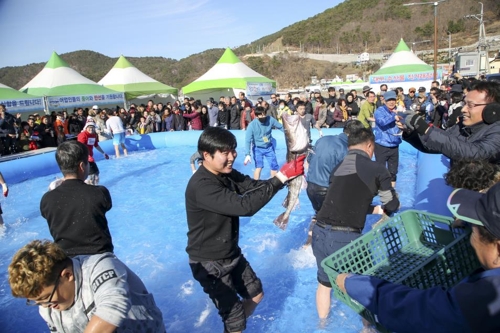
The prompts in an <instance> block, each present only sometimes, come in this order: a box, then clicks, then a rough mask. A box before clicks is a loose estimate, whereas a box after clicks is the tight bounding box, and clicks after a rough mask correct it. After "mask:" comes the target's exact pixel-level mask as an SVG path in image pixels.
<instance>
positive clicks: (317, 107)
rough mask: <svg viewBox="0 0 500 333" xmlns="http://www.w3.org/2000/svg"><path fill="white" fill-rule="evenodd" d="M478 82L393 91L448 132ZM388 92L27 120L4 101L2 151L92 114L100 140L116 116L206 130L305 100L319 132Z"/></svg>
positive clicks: (131, 122)
mask: <svg viewBox="0 0 500 333" xmlns="http://www.w3.org/2000/svg"><path fill="white" fill-rule="evenodd" d="M474 81H475V80H474V79H470V80H469V79H460V80H454V79H452V80H448V81H445V82H443V83H442V84H439V82H437V81H434V82H433V83H432V87H431V89H430V91H429V92H427V91H426V88H424V87H420V88H418V89H417V88H414V87H412V88H409V89H408V91H407V93H406V94H405V92H404V90H403V88H400V87H397V88H395V89H394V91H395V92H396V95H397V102H396V108H397V111H398V112H401V113H402V114H403V115H404V114H409V113H412V112H420V113H421V114H423V115H425V120H426V122H427V123H429V124H432V126H434V127H438V128H441V129H444V130H445V129H447V128H450V127H452V126H453V125H454V124H455V123H457V121H459V119H460V115H461V109H462V106H463V104H464V102H463V99H464V96H465V94H466V93H467V91H468V90H470V87H471V86H472V85H473V84H474V83H475V82H474ZM387 90H388V87H387V85H385V84H382V85H381V86H380V90H379V93H377V94H375V92H373V90H372V88H371V87H369V86H365V87H363V89H362V94H359V95H358V93H357V91H356V90H355V89H352V90H351V91H348V92H347V93H345V92H344V89H339V90H338V91H336V89H335V87H330V88H328V96H327V97H325V96H322V94H321V92H320V91H319V90H314V91H311V92H310V94H306V93H302V94H300V95H299V96H296V97H293V96H292V95H291V94H290V93H287V94H284V95H280V94H272V95H271V98H270V99H269V100H264V99H263V98H259V99H258V100H257V102H256V103H253V102H252V101H250V100H249V99H248V98H247V97H246V96H245V93H243V92H241V93H240V94H239V95H238V97H236V96H220V98H219V101H216V100H214V98H210V99H208V100H207V101H204V102H202V101H201V100H195V99H194V98H193V97H190V98H189V97H185V98H184V99H183V100H179V101H175V102H173V103H171V102H168V103H165V104H163V103H161V102H160V103H156V104H155V103H154V102H153V101H152V100H149V101H148V103H147V104H146V105H144V104H141V105H135V104H131V105H130V107H129V109H128V110H127V109H126V108H123V107H119V106H117V107H116V108H105V109H100V108H99V107H98V106H97V105H94V106H93V107H92V108H90V109H88V108H85V109H84V108H75V109H74V110H73V113H71V114H68V112H67V111H62V112H52V113H51V114H50V115H43V114H42V115H40V114H38V113H34V114H31V115H29V116H28V117H27V119H26V120H24V119H22V117H21V114H19V113H18V114H16V115H13V114H10V113H8V112H7V110H6V109H5V106H4V105H0V154H1V155H8V154H12V153H16V152H21V151H28V150H34V149H38V148H45V147H56V146H57V145H58V144H60V143H61V142H64V141H65V140H67V139H71V138H74V137H76V136H77V135H78V133H80V132H81V131H82V129H83V127H84V126H85V123H86V121H87V119H88V118H89V117H91V118H93V119H94V122H95V123H96V132H97V134H98V136H99V141H104V140H108V139H111V137H112V134H111V133H109V132H108V131H107V130H106V120H107V119H108V118H109V117H110V116H112V115H116V116H119V117H120V118H121V119H122V121H123V125H124V128H126V131H127V135H130V134H148V133H154V132H169V131H186V130H204V129H205V128H207V127H209V126H217V127H222V128H226V129H231V130H237V129H241V130H245V129H246V128H247V126H248V125H249V123H250V122H251V121H252V120H253V119H255V108H256V107H257V106H262V107H263V108H264V110H265V111H266V115H267V116H271V117H273V118H275V119H276V120H278V121H279V122H281V116H282V115H283V113H288V114H293V113H295V112H296V111H297V105H298V104H299V103H300V102H302V103H303V104H304V105H305V111H306V112H305V113H306V114H311V115H312V116H313V118H314V120H315V123H314V126H315V127H316V128H317V129H318V130H319V129H321V128H329V127H340V128H343V127H344V126H345V124H346V122H347V121H348V120H351V119H359V120H360V121H361V122H362V123H363V124H364V125H365V127H373V126H374V122H375V119H374V111H375V110H376V109H377V108H379V107H380V106H382V105H384V104H385V100H384V94H385V93H386V92H387Z"/></svg>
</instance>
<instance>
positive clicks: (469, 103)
mask: <svg viewBox="0 0 500 333" xmlns="http://www.w3.org/2000/svg"><path fill="white" fill-rule="evenodd" d="M465 105H467V109H474V108H475V107H476V106H484V105H488V103H481V104H476V103H474V102H469V101H467V102H465Z"/></svg>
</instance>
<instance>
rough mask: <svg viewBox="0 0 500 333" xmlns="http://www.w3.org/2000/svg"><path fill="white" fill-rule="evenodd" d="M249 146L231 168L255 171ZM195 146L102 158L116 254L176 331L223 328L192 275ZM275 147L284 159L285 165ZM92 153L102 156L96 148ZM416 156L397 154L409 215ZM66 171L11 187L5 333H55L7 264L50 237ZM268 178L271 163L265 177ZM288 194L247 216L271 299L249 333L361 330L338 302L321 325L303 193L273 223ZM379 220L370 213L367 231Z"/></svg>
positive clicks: (251, 253)
mask: <svg viewBox="0 0 500 333" xmlns="http://www.w3.org/2000/svg"><path fill="white" fill-rule="evenodd" d="M243 149H244V148H242V147H239V148H238V153H239V154H240V157H239V158H238V159H237V160H236V162H235V164H234V167H235V168H236V169H237V170H239V171H240V172H243V173H245V174H248V175H252V174H253V170H254V169H253V164H251V165H247V166H244V165H243V157H242V156H244V152H243ZM193 152H194V148H193V147H192V146H185V147H176V148H175V149H172V148H165V149H158V150H150V151H139V152H132V153H131V154H130V155H129V156H128V157H126V158H120V159H113V158H112V159H110V160H107V161H106V160H102V161H99V162H98V165H99V169H100V170H101V176H100V179H101V182H100V183H101V185H104V186H106V187H107V188H108V189H109V191H110V193H111V197H112V199H113V208H112V209H111V211H110V212H108V213H107V218H108V222H109V228H110V230H111V234H112V236H113V243H114V245H115V253H116V255H117V256H118V257H119V258H120V259H121V260H122V261H124V262H125V263H126V264H127V265H128V266H129V267H130V268H131V269H132V270H133V271H135V272H136V273H137V274H138V275H139V276H140V277H141V278H142V280H143V281H144V283H145V284H146V286H147V287H148V289H149V290H150V292H152V293H153V294H154V297H155V300H156V302H157V304H158V306H159V308H160V309H161V310H162V312H163V318H164V321H165V325H166V328H167V331H168V332H169V333H176V332H179V333H186V332H201V333H203V332H206V333H209V332H210V333H211V332H222V329H223V328H222V323H221V319H220V318H219V316H218V314H217V311H216V309H215V307H214V305H213V304H212V302H211V301H210V299H209V298H208V296H207V295H205V293H203V291H202V289H201V287H200V286H199V284H198V283H197V282H196V281H195V280H194V279H193V277H192V275H191V270H190V268H189V265H188V256H187V254H186V252H185V247H186V244H187V236H186V233H187V223H186V214H185V209H184V191H185V188H186V185H187V182H188V180H189V178H190V176H191V169H190V167H189V157H190V156H191V154H192V153H193ZM285 153H286V151H285V150H284V149H281V150H280V149H278V150H277V155H278V162H279V164H280V165H281V164H283V163H284V162H285ZM95 154H99V153H98V152H96V153H95ZM416 160H417V159H416V153H409V152H405V151H401V152H400V170H399V174H398V182H397V191H398V192H399V195H400V200H401V204H402V209H408V208H411V207H413V200H414V195H415V178H416V174H415V172H416ZM56 177H61V175H60V174H56V175H51V176H45V177H40V178H36V179H32V180H29V181H25V182H23V183H20V184H14V185H11V186H10V191H9V197H8V198H2V199H0V202H1V205H2V209H3V211H4V214H3V217H4V221H5V223H6V230H5V232H4V234H3V235H2V236H1V238H0V242H1V246H0V272H2V275H1V277H0V310H1V313H2V315H1V316H0V327H1V329H0V331H2V332H30V333H37V332H48V329H47V326H46V324H45V323H44V321H43V320H42V319H41V318H40V316H39V315H38V313H37V312H38V310H37V308H36V307H28V306H26V305H25V300H24V299H17V298H14V297H12V296H11V293H10V288H9V284H8V281H7V267H8V264H9V263H10V260H11V258H12V255H13V254H14V253H15V252H16V251H17V250H18V249H19V248H21V247H22V246H24V245H25V244H26V243H28V242H29V241H31V240H33V239H51V236H50V233H49V231H48V227H47V223H46V221H45V220H44V219H43V218H42V217H41V216H40V212H39V203H40V199H41V197H42V195H43V194H44V193H45V192H46V191H47V188H48V185H49V183H50V182H51V181H53V180H54V179H56ZM268 177H269V169H268V167H267V165H266V166H265V169H264V170H263V172H262V178H268ZM286 193H287V190H286V188H285V189H283V190H281V191H280V192H279V193H278V194H277V195H276V196H275V197H274V198H273V199H272V200H271V202H269V204H267V205H266V206H265V207H264V208H263V209H261V210H260V211H259V212H258V213H257V214H255V215H254V216H253V217H243V218H241V219H240V223H241V227H240V247H241V248H242V249H243V253H244V255H245V256H246V258H247V259H248V260H249V262H250V263H251V265H252V267H253V268H254V270H255V271H256V273H257V275H258V276H259V277H260V278H261V279H262V282H263V285H264V292H265V297H264V300H263V301H262V303H261V304H260V305H259V306H258V307H257V309H256V311H255V313H254V315H253V316H252V317H251V318H250V319H249V320H248V323H247V330H246V332H287V333H294V332H327V331H328V332H345V333H347V332H359V331H360V329H361V328H362V324H361V319H360V317H359V316H358V315H357V314H356V313H354V312H353V311H352V310H351V309H350V308H348V307H347V306H345V305H343V304H342V303H340V302H338V301H336V300H335V299H333V300H332V309H331V316H330V319H329V321H328V323H327V325H326V326H325V327H324V328H319V326H318V320H317V313H316V305H315V292H316V287H317V280H316V262H315V259H314V256H313V255H312V251H311V248H310V247H307V248H305V249H304V248H302V246H303V244H304V242H305V240H306V238H307V230H308V227H309V223H310V220H311V216H312V213H313V209H312V207H311V204H310V202H309V200H308V198H307V195H306V192H305V190H303V191H301V193H300V207H298V208H297V209H296V210H295V211H293V212H292V214H291V216H290V222H289V224H288V228H287V229H286V231H282V230H280V229H279V228H278V227H276V226H275V225H274V224H273V220H274V218H275V217H276V216H277V215H279V214H280V213H281V212H283V211H284V209H283V208H282V206H281V203H282V202H283V200H284V198H285V196H286ZM377 219H378V217H377V216H368V217H367V227H366V228H365V230H369V229H370V225H371V224H372V223H374V222H375V221H376V220H377Z"/></svg>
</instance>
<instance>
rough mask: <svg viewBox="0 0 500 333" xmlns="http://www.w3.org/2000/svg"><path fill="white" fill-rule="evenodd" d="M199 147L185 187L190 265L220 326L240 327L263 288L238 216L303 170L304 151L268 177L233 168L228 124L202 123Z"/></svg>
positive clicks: (248, 212) (263, 201) (250, 212)
mask: <svg viewBox="0 0 500 333" xmlns="http://www.w3.org/2000/svg"><path fill="white" fill-rule="evenodd" d="M198 151H199V153H200V155H201V156H202V157H203V164H202V165H201V166H200V168H199V169H198V171H196V173H194V175H193V176H192V177H191V179H190V181H189V183H188V186H187V188H186V213H187V221H188V228H189V231H188V234H187V235H188V245H187V248H186V252H187V253H188V255H189V265H190V266H191V270H192V272H193V276H194V278H195V279H196V280H197V281H198V282H200V284H201V286H202V287H203V290H204V291H205V293H207V294H208V295H209V296H210V298H211V299H212V301H213V302H214V304H215V306H216V307H217V309H218V310H219V315H220V316H221V317H222V320H223V321H224V326H225V331H226V332H241V331H243V330H244V329H245V328H246V318H248V317H249V316H250V315H251V314H252V312H253V311H254V310H255V308H256V307H257V304H258V303H259V302H260V301H261V300H262V298H263V297H264V293H263V291H262V283H261V281H260V279H259V278H258V277H257V275H256V274H255V272H254V271H253V269H252V267H250V264H249V263H248V261H247V260H246V259H245V257H244V256H243V255H242V253H241V249H240V247H239V245H238V239H239V227H240V220H239V216H252V215H254V214H255V213H257V212H258V211H259V210H260V209H261V208H262V207H263V206H264V205H265V204H266V203H268V202H269V201H270V200H271V198H272V197H273V196H274V195H275V194H276V192H278V191H279V190H280V189H281V188H282V187H283V183H285V182H286V181H287V180H289V179H291V178H294V177H296V176H298V175H301V174H303V173H304V157H303V158H299V159H297V160H295V161H292V162H289V163H287V164H285V165H284V166H283V167H282V168H281V170H280V172H278V173H277V175H276V176H275V177H273V178H271V179H269V180H253V179H251V178H250V177H248V176H246V175H243V174H241V173H239V172H238V171H236V170H234V169H233V162H234V160H235V159H236V156H237V153H236V138H235V137H234V135H233V134H232V133H231V132H229V131H228V130H225V129H223V128H220V127H209V128H207V129H206V130H205V131H204V132H203V133H202V135H201V136H200V139H199V140H198ZM240 296H241V297H242V298H243V301H241V300H240Z"/></svg>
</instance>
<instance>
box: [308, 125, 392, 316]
mask: <svg viewBox="0 0 500 333" xmlns="http://www.w3.org/2000/svg"><path fill="white" fill-rule="evenodd" d="M347 146H348V153H347V156H346V157H345V158H344V160H343V161H342V162H341V163H340V164H339V165H338V166H337V167H336V168H334V169H333V171H332V173H331V175H330V185H329V187H328V190H327V192H326V197H325V199H324V202H325V204H324V205H322V206H321V209H320V210H319V212H318V214H317V215H316V224H315V226H314V227H313V237H312V250H313V254H314V257H316V262H317V265H318V289H317V290H316V307H317V310H318V316H319V318H320V319H321V320H324V319H326V318H327V317H328V314H329V312H330V299H331V296H330V294H331V290H332V285H331V284H330V281H329V279H328V275H327V274H326V272H325V271H324V270H323V268H322V266H321V261H323V259H325V258H326V257H328V256H329V255H331V254H332V253H334V252H335V251H337V250H338V249H340V248H341V247H343V246H345V245H346V244H348V243H349V242H351V241H353V240H355V239H356V238H358V237H360V236H361V231H362V230H363V228H364V226H365V220H366V214H382V213H384V212H385V213H386V214H388V215H390V214H392V213H394V212H395V211H397V210H398V209H399V200H398V197H397V195H396V191H395V190H394V188H393V187H392V184H391V175H390V174H389V171H388V170H387V169H386V168H385V165H382V164H380V163H378V162H375V161H372V157H373V153H374V151H375V136H374V135H373V132H372V130H371V129H369V128H364V127H363V128H362V129H358V130H355V131H353V132H351V133H350V134H349V137H348V138H347ZM377 194H378V195H379V196H380V201H381V202H382V206H373V205H372V200H373V197H374V196H375V195H377ZM326 203H328V204H326Z"/></svg>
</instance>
